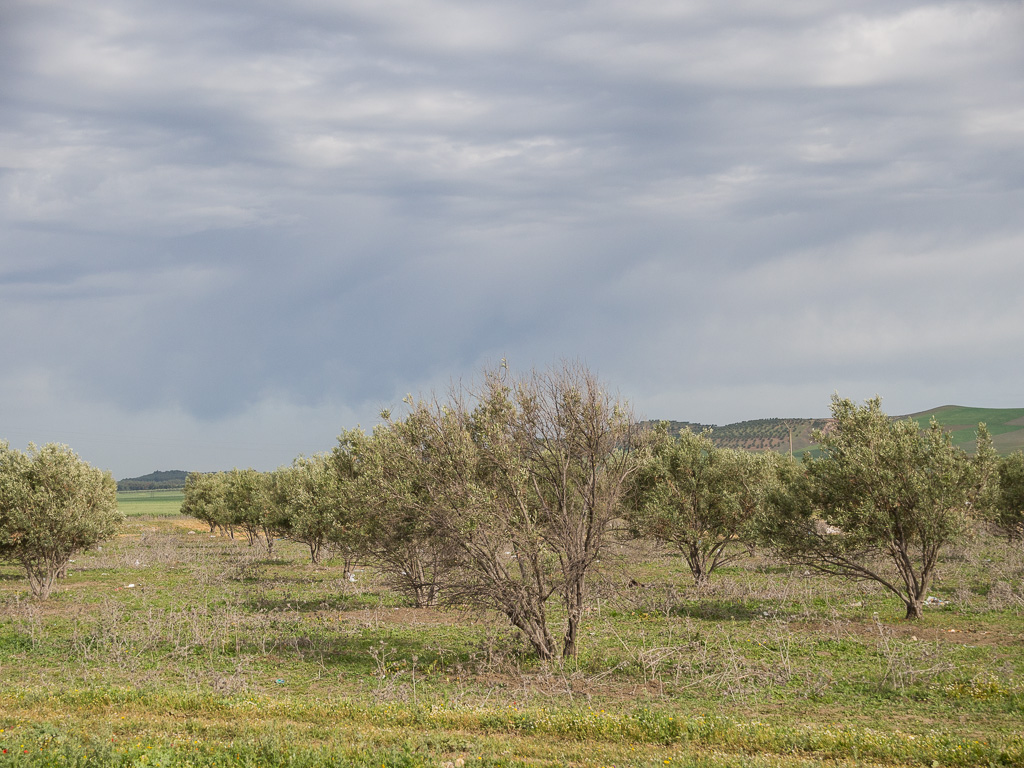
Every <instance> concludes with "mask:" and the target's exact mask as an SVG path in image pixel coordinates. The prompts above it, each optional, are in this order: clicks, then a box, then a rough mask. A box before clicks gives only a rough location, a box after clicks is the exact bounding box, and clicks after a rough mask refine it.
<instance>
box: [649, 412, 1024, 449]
mask: <svg viewBox="0 0 1024 768" xmlns="http://www.w3.org/2000/svg"><path fill="white" fill-rule="evenodd" d="M933 416H934V417H935V419H936V420H937V421H938V422H939V423H940V424H941V425H942V426H943V428H945V429H946V430H947V431H949V432H951V433H952V434H953V444H954V445H959V446H960V447H961V448H963V449H964V450H965V451H967V452H968V453H973V452H974V437H975V435H974V433H975V430H976V429H977V428H978V423H979V422H984V423H985V425H986V426H987V427H988V431H989V432H990V433H991V435H992V441H993V443H994V444H995V448H996V451H998V452H999V454H1000V455H1003V456H1006V455H1008V454H1010V453H1013V452H1014V451H1017V450H1021V449H1024V408H971V407H966V406H962V405H943V406H940V407H938V408H932V409H930V410H927V411H919V412H918V413H912V414H905V415H903V416H895V417H893V418H894V419H906V418H911V419H914V421H916V422H917V423H918V424H919V425H920V426H921V428H922V429H925V428H927V427H928V424H929V422H930V421H931V419H932V417H933ZM830 421H831V420H830V419H825V418H820V419H805V418H799V419H798V418H792V419H752V420H750V421H739V422H736V423H734V424H725V425H723V426H718V425H715V424H700V423H697V422H692V421H669V422H668V425H669V433H670V434H673V435H678V434H679V432H680V430H683V429H688V430H690V431H691V432H696V433H699V432H702V431H704V430H705V429H710V430H712V432H711V441H712V442H713V443H714V444H715V446H716V447H718V448H741V449H743V450H746V451H776V452H778V453H788V452H789V450H790V436H791V435H792V450H793V453H794V454H796V455H798V456H799V455H800V454H801V453H803V452H804V451H807V450H811V451H815V450H816V448H815V445H814V441H813V440H812V439H811V433H812V432H813V431H814V430H816V429H826V428H827V427H828V424H829V422H830ZM644 423H645V424H647V425H650V426H653V425H655V424H657V423H658V422H657V421H656V420H650V421H647V422H644Z"/></svg>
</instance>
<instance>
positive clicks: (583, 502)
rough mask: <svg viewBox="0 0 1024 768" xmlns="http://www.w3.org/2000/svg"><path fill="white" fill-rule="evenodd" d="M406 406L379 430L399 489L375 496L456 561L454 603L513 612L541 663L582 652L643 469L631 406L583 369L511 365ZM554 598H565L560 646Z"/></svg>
mask: <svg viewBox="0 0 1024 768" xmlns="http://www.w3.org/2000/svg"><path fill="white" fill-rule="evenodd" d="M408 403H409V406H410V409H411V410H410V413H409V414H408V416H407V418H406V419H404V420H403V421H389V422H388V424H387V425H386V427H385V428H382V429H381V430H379V431H378V432H379V435H378V433H375V437H379V439H380V440H381V443H380V444H381V445H384V444H385V443H386V442H387V441H391V443H392V446H393V447H392V449H391V450H390V451H388V452H387V453H388V455H389V456H390V457H391V462H392V466H393V471H392V472H391V475H390V482H392V483H396V484H397V485H395V486H394V487H392V488H391V489H390V490H388V489H386V488H381V487H378V488H377V492H378V494H381V493H383V494H384V495H388V496H390V497H391V498H393V499H403V500H404V503H405V504H406V505H407V507H408V508H409V509H414V510H415V514H414V515H412V516H413V517H415V519H416V520H417V521H420V522H421V523H422V524H423V527H422V530H424V531H425V532H426V535H427V536H428V538H429V540H430V541H431V542H433V543H434V544H435V546H436V547H437V551H439V552H444V553H446V555H450V556H451V558H452V560H451V561H450V562H449V563H448V567H447V568H446V570H445V572H444V580H443V583H442V584H441V587H442V595H443V598H444V600H446V601H448V602H458V603H471V604H475V605H481V606H486V607H490V608H493V609H495V610H498V611H500V612H502V613H504V614H505V615H506V616H507V617H508V618H509V620H510V621H511V623H512V624H513V625H514V626H516V627H518V628H519V629H520V630H521V631H522V632H523V634H524V635H525V636H526V638H527V640H528V641H529V643H530V644H531V645H532V646H533V648H534V650H535V651H536V652H537V654H538V656H540V657H541V658H553V657H554V656H556V655H558V653H559V650H560V652H561V654H562V655H563V656H571V655H574V654H575V653H576V650H577V644H578V635H579V626H580V622H581V620H582V617H583V611H584V607H585V604H586V578H587V574H588V572H589V571H590V570H591V567H592V566H593V564H594V563H595V562H596V560H597V559H598V557H599V556H600V554H601V552H602V549H603V548H604V546H605V544H606V542H607V535H608V531H609V528H610V526H611V524H612V521H613V520H614V519H615V518H616V517H617V516H618V515H619V514H620V510H619V503H620V501H621V499H622V497H623V495H624V492H625V484H626V481H627V479H628V478H629V476H630V475H631V474H632V473H633V472H634V471H635V469H636V467H637V466H638V464H639V456H638V452H637V450H636V449H637V447H638V446H639V439H640V432H639V428H638V427H637V425H636V423H635V421H634V419H633V418H632V415H631V413H630V412H629V410H628V409H627V407H626V406H625V405H624V404H623V403H622V402H620V401H619V400H618V399H617V398H616V397H614V396H612V395H611V394H610V393H609V392H608V391H607V390H606V389H605V388H604V387H602V386H601V384H600V382H599V381H598V380H597V378H596V377H595V376H594V375H593V374H591V373H590V372H589V371H587V370H586V369H585V368H583V367H582V366H579V365H565V366H562V367H561V368H559V369H557V370H552V371H547V372H543V373H533V374H531V375H530V376H528V377H525V378H523V379H520V380H514V379H512V377H511V376H510V375H509V374H508V371H507V369H506V368H505V367H504V366H503V367H501V368H499V369H497V370H492V371H487V372H485V373H484V376H483V380H482V382H481V384H480V385H479V387H477V388H475V389H474V388H463V387H460V388H457V389H454V390H453V391H452V393H451V394H450V397H449V399H448V400H447V401H446V402H441V401H439V400H433V401H419V402H414V401H412V400H409V401H408ZM386 484H387V483H386V482H385V483H384V485H386ZM553 595H559V596H560V597H561V599H562V601H563V604H564V606H565V614H566V618H565V626H564V630H563V633H562V640H561V648H560V649H559V647H558V643H557V642H556V641H555V639H554V635H553V634H552V631H551V628H550V626H549V616H548V611H547V601H548V600H549V599H550V598H551V597H552V596H553Z"/></svg>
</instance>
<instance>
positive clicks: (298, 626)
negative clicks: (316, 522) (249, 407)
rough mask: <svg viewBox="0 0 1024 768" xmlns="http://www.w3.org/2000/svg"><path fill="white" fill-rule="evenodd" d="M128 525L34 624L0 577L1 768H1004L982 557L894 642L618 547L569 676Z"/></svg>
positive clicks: (1005, 683) (1007, 582)
mask: <svg viewBox="0 0 1024 768" xmlns="http://www.w3.org/2000/svg"><path fill="white" fill-rule="evenodd" d="M153 503H155V502H153ZM130 514H132V516H131V517H130V518H129V520H128V523H127V525H126V527H125V530H124V532H123V534H122V535H121V536H119V537H118V538H117V539H116V540H115V541H111V542H108V543H106V544H104V545H103V547H102V549H95V550H93V551H90V552H87V553H83V554H82V555H81V556H79V557H78V558H76V560H75V562H74V563H72V564H71V570H70V573H69V575H68V579H67V581H66V583H64V585H63V588H62V589H61V591H60V592H58V593H56V594H55V596H54V597H53V598H52V599H51V600H50V601H48V602H45V603H37V602H33V601H30V600H28V599H27V590H26V585H25V583H24V581H23V579H22V576H21V574H20V573H19V572H18V570H17V569H16V568H14V567H13V566H0V606H2V612H0V680H2V681H3V685H2V686H0V748H2V749H3V750H6V751H5V752H3V753H0V766H5V765H122V766H128V765H132V766H140V765H164V766H198V765H219V766H276V765H289V766H328V765H337V766H340V765H365V766H380V765H384V766H406V765H408V766H412V765H424V766H446V765H448V764H451V765H453V766H454V765H463V764H465V765H486V766H499V765H501V766H505V765H523V766H549V765H550V766H555V765H578V766H607V765H615V766H627V765H644V766H665V765H689V766H707V767H708V768H717V767H719V766H824V765H829V766H832V765H837V766H841V765H850V766H854V765H858V766H860V765H908V766H914V765H923V766H933V768H936V767H937V766H971V765H978V766H988V765H1000V766H1024V733H1022V730H1024V729H1022V723H1024V685H1022V681H1024V552H1022V551H1021V550H1020V549H1019V548H1018V549H1011V548H1008V547H1007V546H1006V545H1004V544H1001V543H1000V542H998V541H996V540H994V539H990V538H987V537H982V538H980V539H979V540H978V541H977V542H976V543H975V544H973V545H972V546H971V547H969V548H966V549H962V550H957V551H951V552H950V553H949V554H948V555H947V556H946V558H945V561H944V563H943V570H942V580H941V581H940V583H939V584H938V585H937V586H936V589H935V592H934V595H935V596H936V597H937V598H940V599H942V600H944V601H945V603H944V604H943V605H941V606H939V607H933V608H929V609H927V611H928V612H927V614H926V616H925V619H924V620H923V621H922V622H919V623H908V622H906V621H905V620H903V619H901V618H900V616H901V615H902V608H901V607H900V606H899V605H897V604H896V603H895V601H894V600H892V599H890V598H888V597H887V596H886V595H885V594H883V593H882V592H881V591H879V590H878V589H876V588H875V587H874V586H872V585H863V584H851V583H847V582H840V581H831V580H827V579H824V578H822V577H818V576H813V575H810V574H806V573H804V572H803V571H800V570H793V569H790V568H788V567H785V566H783V565H780V564H779V563H776V562H774V561H772V560H771V559H769V558H766V557H763V556H761V555H753V556H751V557H748V558H747V559H746V560H744V561H743V562H742V563H741V564H740V565H738V566H737V567H735V568H732V569H729V570H728V571H726V572H725V573H722V574H721V575H719V574H716V575H715V577H714V579H713V583H712V585H711V586H710V587H709V588H705V589H703V590H701V591H697V590H696V589H695V588H694V587H692V586H690V584H689V577H688V575H687V573H686V572H685V567H683V566H682V564H681V562H680V561H679V559H678V558H677V557H675V556H673V555H672V554H671V553H668V552H664V551H661V550H659V549H657V548H654V547H653V546H638V545H632V544H626V543H623V544H622V545H620V546H619V547H617V549H616V552H614V553H609V557H606V558H604V560H603V562H602V563H601V570H600V571H599V572H598V573H597V574H595V576H594V578H593V579H592V580H591V582H590V588H591V589H592V591H593V594H594V596H595V600H594V601H593V604H592V606H591V609H590V611H589V613H588V615H587V616H586V622H585V625H584V627H583V629H582V637H583V644H582V650H581V652H580V654H579V657H578V658H577V659H574V660H572V661H568V662H552V663H541V662H539V661H537V660H536V659H535V658H533V657H532V656H531V655H530V654H529V653H528V652H527V649H526V648H525V646H524V644H523V642H522V641H521V639H520V638H518V637H517V636H516V635H515V634H514V633H513V632H512V631H510V629H509V628H508V626H507V622H506V621H505V620H504V619H502V618H501V617H498V616H494V615H491V614H489V613H486V612H480V611H456V610H440V609H436V610H435V609H419V610H417V609H413V608H411V607H409V604H408V602H407V601H406V600H405V599H404V598H403V597H401V596H400V595H397V594H395V593H393V592H391V591H389V590H388V589H387V588H386V587H385V586H384V585H383V583H382V582H381V580H380V579H379V578H378V576H377V574H376V573H375V572H374V571H373V570H372V569H371V568H368V567H364V568H360V569H359V570H358V571H357V573H356V576H355V578H356V580H355V582H350V581H348V580H345V579H343V578H342V573H341V568H340V565H335V564H331V563H328V564H327V565H326V566H321V567H316V566H313V565H311V564H310V563H309V562H308V552H307V551H306V550H305V549H304V548H303V547H300V546H297V545H294V544H291V543H290V542H285V541H281V542H277V543H276V544H275V552H274V557H273V558H268V557H267V556H266V554H265V553H264V552H262V551H260V550H258V549H254V548H249V547H247V546H246V545H245V543H244V542H242V541H232V540H230V539H228V538H225V537H220V536H211V535H210V534H209V532H208V530H207V529H206V527H205V526H203V525H201V524H199V523H196V522H195V521H190V520H187V519H184V518H181V517H166V516H163V514H164V513H163V511H161V513H160V515H158V516H146V515H143V514H141V513H138V512H137V511H136V512H131V513H130Z"/></svg>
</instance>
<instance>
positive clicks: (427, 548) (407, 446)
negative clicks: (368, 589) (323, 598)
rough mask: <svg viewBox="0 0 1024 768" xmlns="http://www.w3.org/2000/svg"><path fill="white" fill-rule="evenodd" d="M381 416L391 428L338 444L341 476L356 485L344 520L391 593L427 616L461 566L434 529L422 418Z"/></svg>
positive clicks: (355, 434) (349, 436)
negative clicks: (348, 475) (426, 611)
mask: <svg viewBox="0 0 1024 768" xmlns="http://www.w3.org/2000/svg"><path fill="white" fill-rule="evenodd" d="M382 415H383V416H384V417H385V419H386V421H385V423H384V424H382V425H380V426H378V427H377V428H376V429H375V430H374V431H373V434H372V435H367V434H365V433H363V432H361V431H359V430H352V431H349V432H345V433H343V434H342V435H341V437H340V438H339V445H338V447H337V448H336V449H335V457H336V460H337V466H338V468H339V469H338V471H339V472H345V471H352V472H353V473H354V474H355V478H356V479H355V480H354V482H353V486H352V496H351V499H352V505H351V506H349V507H345V508H340V509H338V510H337V513H338V514H339V515H340V516H341V517H342V518H347V519H348V530H349V536H350V537H351V538H350V541H353V542H354V541H358V546H359V549H360V550H361V551H362V552H363V553H365V554H366V555H367V556H368V557H370V558H372V559H373V560H375V561H376V562H377V565H378V566H379V567H380V570H381V572H382V573H383V575H384V577H385V579H386V580H387V581H388V582H389V584H390V586H391V587H392V588H394V589H395V590H396V591H398V592H401V593H403V594H405V595H408V596H409V597H410V598H412V600H413V603H414V605H415V606H416V607H417V608H426V607H430V606H434V605H436V604H437V603H438V601H439V598H440V594H441V590H442V586H443V585H444V584H446V583H447V582H448V580H449V576H450V573H451V571H452V569H453V568H454V567H455V566H454V559H453V557H452V546H451V542H450V541H449V540H447V539H445V538H444V537H442V536H440V535H438V533H437V531H436V530H435V527H434V523H435V512H436V507H435V505H434V503H433V499H432V496H431V492H432V489H431V487H430V486H429V485H428V483H429V478H430V471H429V469H428V466H427V464H428V461H429V455H428V454H427V450H428V448H427V444H426V442H425V441H424V440H423V439H422V438H421V429H422V417H421V416H422V414H421V412H417V411H414V412H413V413H410V414H409V417H408V418H407V419H404V420H394V419H391V418H390V414H388V413H387V412H385V413H384V414H382ZM346 466H348V467H349V469H348V470H346V469H345V467H346ZM353 513H354V517H353Z"/></svg>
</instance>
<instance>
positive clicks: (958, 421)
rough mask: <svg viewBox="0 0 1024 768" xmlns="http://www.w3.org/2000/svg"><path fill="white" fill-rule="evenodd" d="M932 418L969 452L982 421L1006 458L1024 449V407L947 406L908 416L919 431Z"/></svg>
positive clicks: (998, 449)
mask: <svg viewBox="0 0 1024 768" xmlns="http://www.w3.org/2000/svg"><path fill="white" fill-rule="evenodd" d="M932 416H934V417H935V419H936V420H937V421H938V422H939V423H940V424H942V426H943V427H945V428H946V429H948V430H951V431H952V433H953V443H954V444H955V445H959V446H960V447H962V448H963V449H964V450H966V451H968V452H973V451H974V442H975V432H976V430H977V429H978V423H979V422H984V423H985V426H986V427H988V431H989V432H990V433H991V434H992V442H993V443H994V444H995V447H996V450H997V451H998V452H999V453H1000V454H1002V455H1004V456H1005V455H1006V454H1008V453H1013V452H1014V451H1018V450H1020V449H1022V448H1024V408H967V407H964V406H959V405H946V406H943V407H941V408H934V409H932V410H930V411H923V412H921V413H915V414H912V415H911V418H912V419H914V420H915V421H917V423H918V424H920V425H921V427H922V428H926V427H927V426H928V424H929V422H930V421H931V418H932Z"/></svg>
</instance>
